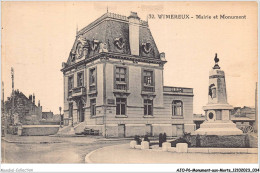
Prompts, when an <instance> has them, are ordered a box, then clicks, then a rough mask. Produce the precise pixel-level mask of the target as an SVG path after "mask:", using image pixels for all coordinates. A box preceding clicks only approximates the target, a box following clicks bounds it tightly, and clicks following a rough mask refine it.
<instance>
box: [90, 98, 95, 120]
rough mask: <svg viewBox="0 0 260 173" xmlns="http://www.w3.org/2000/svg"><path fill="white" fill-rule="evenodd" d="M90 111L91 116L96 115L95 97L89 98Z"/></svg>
mask: <svg viewBox="0 0 260 173" xmlns="http://www.w3.org/2000/svg"><path fill="white" fill-rule="evenodd" d="M90 113H91V116H95V115H96V99H91V100H90Z"/></svg>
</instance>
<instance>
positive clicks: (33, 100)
mask: <svg viewBox="0 0 260 173" xmlns="http://www.w3.org/2000/svg"><path fill="white" fill-rule="evenodd" d="M33 104H34V105H35V95H34V93H33Z"/></svg>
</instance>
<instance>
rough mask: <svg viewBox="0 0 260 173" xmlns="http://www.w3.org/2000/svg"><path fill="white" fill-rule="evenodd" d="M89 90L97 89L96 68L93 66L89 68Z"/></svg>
mask: <svg viewBox="0 0 260 173" xmlns="http://www.w3.org/2000/svg"><path fill="white" fill-rule="evenodd" d="M89 90H90V91H95V90H96V68H92V69H90V70H89Z"/></svg>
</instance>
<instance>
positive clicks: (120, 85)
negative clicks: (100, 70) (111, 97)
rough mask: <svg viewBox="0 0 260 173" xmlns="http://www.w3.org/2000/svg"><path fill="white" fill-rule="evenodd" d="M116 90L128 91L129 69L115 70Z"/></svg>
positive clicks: (120, 68) (118, 68) (117, 68)
mask: <svg viewBox="0 0 260 173" xmlns="http://www.w3.org/2000/svg"><path fill="white" fill-rule="evenodd" d="M115 89H118V90H126V89H127V69H126V68H125V67H116V70H115Z"/></svg>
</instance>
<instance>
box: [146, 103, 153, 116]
mask: <svg viewBox="0 0 260 173" xmlns="http://www.w3.org/2000/svg"><path fill="white" fill-rule="evenodd" d="M144 115H150V116H152V115H153V100H150V99H144Z"/></svg>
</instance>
